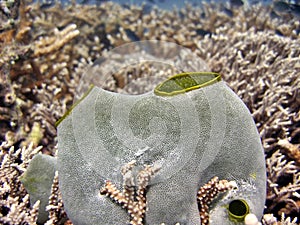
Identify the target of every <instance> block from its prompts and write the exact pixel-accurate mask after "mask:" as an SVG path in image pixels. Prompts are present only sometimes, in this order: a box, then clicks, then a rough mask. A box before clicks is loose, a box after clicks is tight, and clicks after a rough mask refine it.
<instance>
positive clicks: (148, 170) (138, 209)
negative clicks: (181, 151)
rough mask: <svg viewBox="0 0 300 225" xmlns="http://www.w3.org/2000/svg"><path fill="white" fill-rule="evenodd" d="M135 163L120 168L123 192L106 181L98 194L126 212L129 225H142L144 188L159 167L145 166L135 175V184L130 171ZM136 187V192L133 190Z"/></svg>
mask: <svg viewBox="0 0 300 225" xmlns="http://www.w3.org/2000/svg"><path fill="white" fill-rule="evenodd" d="M134 165H135V161H132V162H130V163H128V164H126V165H125V166H124V167H123V168H122V171H121V172H122V175H123V179H124V181H123V188H124V189H123V192H121V191H120V190H118V189H117V188H116V186H115V185H114V184H113V183H112V182H111V181H106V184H105V186H104V187H103V188H102V189H101V190H100V194H102V195H104V194H105V195H106V196H108V197H110V198H111V199H112V200H114V201H115V202H116V203H118V204H119V205H121V206H122V207H123V208H124V209H126V210H127V212H128V214H129V215H130V218H131V220H130V225H142V224H143V219H144V216H145V212H146V187H147V185H148V183H149V181H150V179H151V177H153V175H154V174H155V173H156V172H157V171H158V170H159V169H160V168H159V167H155V166H149V165H146V166H145V167H144V169H143V170H141V171H140V172H139V173H138V175H137V184H135V181H134V177H133V175H132V169H133V167H134ZM135 187H137V190H136V189H135Z"/></svg>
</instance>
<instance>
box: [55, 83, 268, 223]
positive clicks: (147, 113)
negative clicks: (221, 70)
mask: <svg viewBox="0 0 300 225" xmlns="http://www.w3.org/2000/svg"><path fill="white" fill-rule="evenodd" d="M58 143H59V145H58V148H59V154H58V159H59V162H58V163H59V175H60V176H59V179H60V180H59V181H60V188H61V191H62V197H63V200H64V203H65V208H66V210H67V213H68V216H69V218H70V219H71V220H72V222H73V223H74V225H85V224H89V225H92V224H93V225H95V224H96V225H97V224H99V225H103V224H116V225H118V224H120V225H124V224H128V223H129V216H128V215H127V213H126V212H125V210H123V209H122V208H121V207H120V206H118V205H117V204H115V203H114V202H112V201H111V200H110V199H109V198H106V197H105V196H101V195H99V189H100V188H101V187H103V186H104V183H105V180H111V181H112V182H113V183H114V184H116V185H117V187H118V188H119V189H121V186H122V178H121V175H120V169H121V167H122V166H123V165H124V164H126V163H128V162H129V161H131V160H136V161H137V164H138V165H142V164H159V165H161V170H160V171H159V172H158V173H157V176H156V177H154V178H153V179H152V180H151V182H150V186H149V189H148V192H147V207H148V210H147V212H146V217H145V219H146V221H145V224H149V225H156V224H161V223H165V224H175V223H178V222H179V223H180V224H189V225H193V224H200V218H199V212H198V206H197V201H196V196H197V191H198V189H199V187H200V186H202V185H203V184H204V183H206V182H207V181H208V180H210V179H211V178H212V177H214V176H218V177H219V178H220V179H228V180H234V181H236V182H237V184H238V186H239V188H238V190H236V191H234V192H232V193H231V194H230V195H229V196H228V195H227V196H226V197H224V198H221V199H218V201H217V202H215V203H214V205H213V206H214V207H213V209H212V211H211V224H213V225H217V224H231V222H230V221H229V219H228V213H227V210H226V207H225V206H226V205H228V204H229V202H230V201H232V200H234V199H237V198H238V199H244V200H245V201H247V203H248V205H249V208H250V212H251V213H254V214H256V215H257V216H258V217H261V216H262V212H263V207H264V199H265V184H266V178H265V165H264V155H263V150H262V146H261V143H260V138H259V135H258V133H257V130H256V127H255V124H254V122H253V120H252V117H251V115H250V113H249V111H248V109H247V108H246V106H245V105H244V104H243V102H242V101H241V100H240V99H239V98H238V97H237V96H236V95H235V94H234V93H233V92H232V91H231V90H230V89H229V88H228V87H227V86H226V84H225V83H224V82H217V83H215V84H212V85H210V86H206V87H203V88H200V89H197V90H193V91H190V92H188V93H186V94H179V95H175V96H171V97H162V96H157V95H155V94H154V93H153V92H149V93H146V94H143V95H137V96H130V95H121V94H116V93H111V92H107V91H104V90H102V89H101V88H97V87H95V88H94V89H93V90H92V91H91V92H90V94H89V95H88V96H87V97H86V98H85V99H84V100H83V101H81V102H80V103H79V104H78V105H77V106H76V107H75V108H74V109H73V111H72V113H71V114H70V115H69V116H68V117H67V118H65V119H64V120H63V121H62V122H61V124H60V125H59V126H58Z"/></svg>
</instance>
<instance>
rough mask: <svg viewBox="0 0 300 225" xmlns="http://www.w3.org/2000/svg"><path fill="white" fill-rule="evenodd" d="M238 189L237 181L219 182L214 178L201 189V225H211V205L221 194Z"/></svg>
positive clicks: (199, 197)
mask: <svg viewBox="0 0 300 225" xmlns="http://www.w3.org/2000/svg"><path fill="white" fill-rule="evenodd" d="M236 187H237V184H236V183H235V181H227V180H219V178H218V177H213V178H212V179H211V180H210V181H208V183H207V184H205V185H203V186H202V187H200V189H199V191H198V194H197V200H198V205H199V213H200V218H201V225H208V224H209V204H210V203H211V202H212V200H213V199H214V198H215V197H216V196H217V195H218V194H219V193H221V192H225V191H229V190H231V189H234V188H236Z"/></svg>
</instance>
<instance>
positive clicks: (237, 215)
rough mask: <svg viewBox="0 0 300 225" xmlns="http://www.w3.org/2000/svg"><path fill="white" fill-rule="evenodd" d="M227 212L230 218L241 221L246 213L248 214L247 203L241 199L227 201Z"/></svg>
mask: <svg viewBox="0 0 300 225" xmlns="http://www.w3.org/2000/svg"><path fill="white" fill-rule="evenodd" d="M228 214H229V219H230V220H232V221H235V222H242V221H244V219H245V217H246V215H247V214H249V205H248V203H247V202H246V201H245V200H243V199H235V200H233V201H231V202H230V203H229V206H228Z"/></svg>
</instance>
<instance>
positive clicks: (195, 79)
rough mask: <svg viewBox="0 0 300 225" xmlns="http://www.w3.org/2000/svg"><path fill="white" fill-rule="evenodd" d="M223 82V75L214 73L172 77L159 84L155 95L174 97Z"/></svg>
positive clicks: (183, 74) (195, 73)
mask: <svg viewBox="0 0 300 225" xmlns="http://www.w3.org/2000/svg"><path fill="white" fill-rule="evenodd" d="M220 80H221V75H220V74H218V73H213V72H189V73H180V74H177V75H175V76H172V77H170V78H168V79H167V80H165V81H164V82H162V83H161V84H159V85H158V86H157V87H156V88H155V89H154V93H155V94H156V95H161V96H172V95H177V94H181V93H185V92H188V91H191V90H195V89H198V88H201V87H204V86H208V85H211V84H213V83H216V82H218V81H220Z"/></svg>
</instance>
